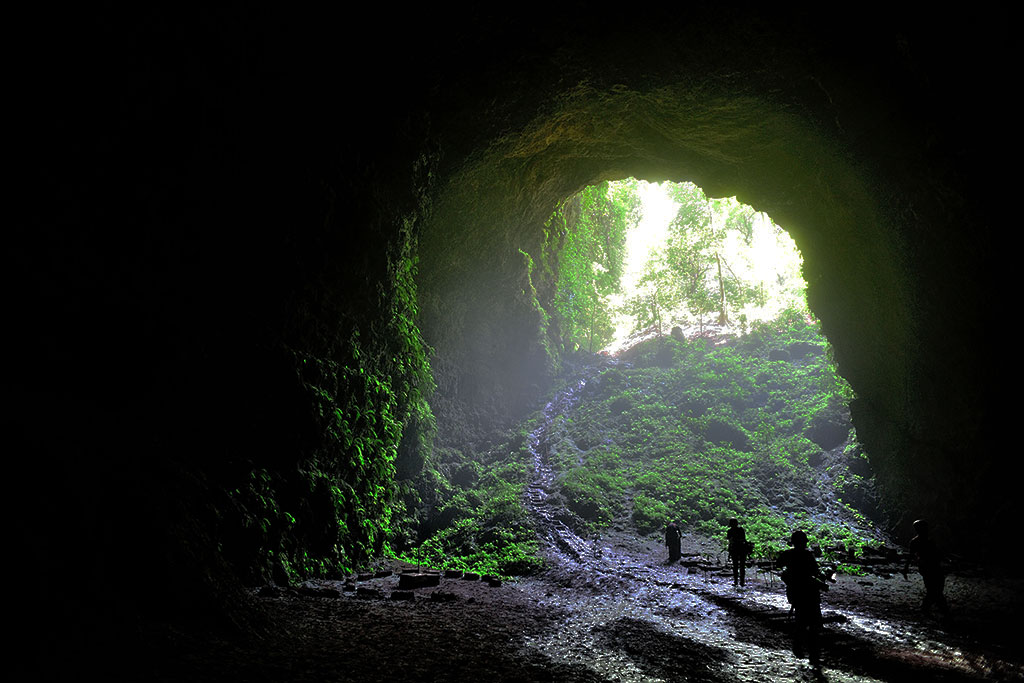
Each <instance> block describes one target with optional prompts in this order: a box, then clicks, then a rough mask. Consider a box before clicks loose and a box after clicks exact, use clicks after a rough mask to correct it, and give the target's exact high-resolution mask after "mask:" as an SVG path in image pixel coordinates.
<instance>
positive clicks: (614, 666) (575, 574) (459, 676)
mask: <svg viewBox="0 0 1024 683" xmlns="http://www.w3.org/2000/svg"><path fill="white" fill-rule="evenodd" d="M687 542H688V544H689V547H687V545H684V560H685V559H686V557H687V554H686V553H687V552H689V553H691V554H692V556H697V555H701V554H703V555H704V556H705V557H707V555H706V552H707V546H708V545H709V542H708V541H705V540H699V539H698V540H694V539H687ZM663 550H664V549H663V548H662V547H660V546H659V544H658V543H657V541H656V540H654V539H649V538H636V537H630V536H626V535H620V536H615V535H610V536H606V537H604V538H603V539H601V541H600V543H599V544H595V546H594V555H593V557H590V558H582V561H580V562H576V563H572V562H568V561H566V558H564V557H554V556H553V557H550V558H549V559H550V560H551V562H550V564H551V566H552V567H554V569H551V570H550V571H548V572H546V573H544V574H541V575H539V576H534V577H530V578H524V579H521V580H518V581H512V582H505V583H504V584H503V585H501V586H498V587H490V586H488V585H487V584H486V583H484V582H482V581H479V580H476V581H471V580H465V579H457V578H442V579H441V582H440V585H439V586H435V587H427V588H418V589H415V590H413V591H412V593H413V599H412V600H395V599H389V598H390V597H391V593H392V592H395V591H397V588H398V581H399V578H398V576H397V574H392V575H390V576H386V577H379V578H374V579H370V580H367V581H363V582H359V584H358V586H359V587H360V588H362V589H363V590H361V591H359V593H360V594H357V593H356V592H355V591H351V590H349V591H344V590H343V583H344V582H332V581H319V582H315V583H311V584H307V585H306V586H305V587H304V588H301V587H300V588H289V589H280V590H269V591H268V590H265V591H262V592H261V593H260V594H259V595H258V596H257V597H256V599H257V600H259V601H260V602H261V603H262V604H263V606H264V607H265V608H266V610H267V613H268V614H269V616H270V623H271V624H273V628H272V629H271V631H270V633H271V635H269V636H266V637H263V638H253V637H241V636H235V637H227V636H223V635H214V634H212V633H210V632H200V631H186V630H182V629H176V630H175V629H168V630H161V631H160V632H159V633H151V634H150V638H149V643H150V647H151V652H150V653H149V656H148V657H147V660H148V662H149V666H150V667H151V670H150V671H147V672H146V673H145V675H144V676H143V678H145V679H147V680H168V681H169V680H175V681H177V680H191V681H222V680H233V681H395V680H409V681H488V682H494V681H595V682H596V681H677V680H688V681H777V680H798V681H800V680H809V681H905V680H913V681H979V680H987V681H1004V680H1005V681H1010V680H1022V679H1024V651H1022V649H1021V647H1020V642H1021V640H1020V634H1021V628H1020V621H1019V620H1020V614H1021V613H1020V611H1019V610H1020V606H1021V605H1020V601H1021V594H1022V591H1021V588H1022V581H1021V580H1020V579H1019V578H1016V577H1008V576H1000V577H996V576H991V575H985V573H984V572H982V571H981V570H980V569H974V570H972V571H960V572H958V573H954V574H951V575H950V576H949V577H948V579H947V584H946V595H947V598H948V600H949V602H950V607H951V613H950V615H949V616H948V617H940V616H938V615H927V614H923V613H921V611H920V609H919V607H918V605H919V601H920V598H921V596H922V595H923V586H922V584H921V581H920V577H919V576H917V575H915V574H911V575H910V578H909V580H907V579H904V578H903V577H902V576H901V575H899V574H898V573H897V574H892V573H891V568H889V570H888V571H886V570H881V569H880V570H879V573H872V574H868V575H865V576H845V575H840V576H838V577H837V580H836V583H834V584H833V585H832V586H831V589H830V590H829V591H828V592H826V593H823V595H822V610H823V614H824V619H825V627H824V630H823V632H822V634H821V637H820V640H819V646H820V647H819V648H818V651H819V655H818V656H817V657H815V656H814V654H813V651H812V650H810V649H808V648H807V647H805V645H806V644H805V643H802V642H801V641H799V640H796V639H795V638H794V631H793V623H792V617H791V616H790V614H789V609H788V607H789V606H788V604H787V603H786V600H785V594H784V591H783V588H782V586H781V584H780V582H779V581H778V579H777V578H775V577H773V576H772V575H771V574H765V573H761V572H759V571H757V570H755V569H752V570H751V571H750V573H749V574H748V576H747V586H746V587H743V588H739V589H737V588H734V587H733V585H732V577H731V574H727V573H726V572H725V571H723V570H722V569H718V568H717V567H713V568H711V569H710V570H700V569H698V568H690V569H688V568H687V567H684V566H681V565H679V564H668V563H667V562H666V561H665V560H664V553H663ZM391 568H392V569H394V570H396V571H400V569H401V567H398V566H392V567H391ZM310 589H315V590H310ZM323 589H327V590H326V591H324V590H323ZM332 589H333V590H332ZM318 591H319V593H318ZM406 596H407V597H408V592H406ZM815 660H816V661H815Z"/></svg>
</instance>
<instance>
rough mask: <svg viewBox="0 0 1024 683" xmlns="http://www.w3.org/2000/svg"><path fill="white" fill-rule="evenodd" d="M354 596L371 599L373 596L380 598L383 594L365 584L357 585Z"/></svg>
mask: <svg viewBox="0 0 1024 683" xmlns="http://www.w3.org/2000/svg"><path fill="white" fill-rule="evenodd" d="M356 597H359V598H368V599H373V598H381V597H383V594H382V593H381V592H380V591H379V590H377V589H376V588H368V587H366V586H359V587H358V588H357V589H356Z"/></svg>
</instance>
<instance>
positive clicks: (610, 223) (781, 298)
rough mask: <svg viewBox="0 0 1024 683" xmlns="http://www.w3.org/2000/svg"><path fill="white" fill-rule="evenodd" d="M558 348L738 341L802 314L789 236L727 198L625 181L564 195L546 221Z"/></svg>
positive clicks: (796, 258)
mask: <svg viewBox="0 0 1024 683" xmlns="http://www.w3.org/2000/svg"><path fill="white" fill-rule="evenodd" d="M548 229H549V231H553V232H555V233H556V234H554V235H549V239H556V240H560V241H561V242H560V246H559V247H558V248H557V249H556V258H555V260H556V262H557V269H558V275H557V283H556V289H557V293H556V295H555V297H554V313H555V314H556V315H557V316H558V318H559V322H560V331H561V334H562V336H563V341H564V344H565V347H566V348H567V349H570V350H580V349H582V350H587V351H591V352H593V351H599V350H601V351H605V352H607V353H615V352H617V351H619V350H621V349H623V348H624V347H626V346H628V345H631V344H635V343H637V342H639V341H641V340H643V339H645V338H648V337H651V336H662V335H664V334H668V333H669V331H671V332H672V334H674V335H676V336H678V337H680V338H683V337H685V338H695V337H698V336H702V335H704V334H705V333H710V332H712V331H714V332H715V333H716V334H719V335H721V334H738V335H743V334H745V333H746V332H747V331H748V330H749V329H750V326H751V325H754V324H757V323H766V322H769V321H772V320H774V319H776V318H778V316H779V315H780V314H781V313H782V312H783V311H784V310H787V309H791V310H793V311H797V312H800V313H802V314H804V315H809V312H808V309H807V296H806V282H805V281H804V280H803V276H802V273H801V265H802V258H801V255H800V252H799V249H797V247H796V244H795V242H794V241H793V239H792V238H791V237H790V236H789V234H788V233H787V232H786V231H785V230H784V229H783V228H782V227H780V226H779V225H777V224H776V223H775V222H774V221H772V220H771V218H770V217H769V216H768V215H767V214H766V213H764V212H760V211H757V210H756V209H754V208H753V207H751V206H748V205H746V204H743V203H741V202H739V201H737V199H736V198H735V197H728V198H722V199H711V198H708V197H707V195H706V194H705V193H704V191H703V190H702V189H701V188H699V187H698V186H697V185H695V184H693V183H674V182H670V181H665V182H661V183H650V182H647V181H643V180H637V179H635V178H628V179H625V180H619V181H613V182H610V183H601V184H599V185H592V186H588V187H587V188H584V189H583V190H582V191H581V192H579V193H577V194H576V195H573V196H572V197H570V198H569V199H567V200H566V201H565V202H563V203H562V205H561V207H560V208H559V209H558V210H557V211H556V212H555V214H554V215H553V216H552V218H551V219H550V220H549V221H548Z"/></svg>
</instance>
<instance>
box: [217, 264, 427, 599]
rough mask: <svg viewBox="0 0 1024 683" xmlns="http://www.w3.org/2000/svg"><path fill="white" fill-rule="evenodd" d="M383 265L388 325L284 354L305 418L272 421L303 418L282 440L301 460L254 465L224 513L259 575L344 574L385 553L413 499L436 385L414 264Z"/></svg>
mask: <svg viewBox="0 0 1024 683" xmlns="http://www.w3.org/2000/svg"><path fill="white" fill-rule="evenodd" d="M391 269H392V273H391V278H392V282H393V283H394V287H393V289H391V290H390V291H382V292H380V293H379V296H380V297H381V298H382V300H381V301H380V302H379V305H380V306H381V307H382V308H383V309H384V310H387V311H388V312H389V315H388V316H387V319H388V321H389V322H388V324H387V325H386V326H385V328H384V329H372V330H366V331H363V330H360V329H358V328H354V329H352V331H351V333H350V335H349V337H348V339H347V340H345V341H346V342H347V343H344V344H338V345H337V346H336V347H335V348H332V349H329V353H325V354H323V355H321V354H314V353H310V352H308V351H305V352H304V351H298V350H294V349H288V350H287V356H288V360H289V362H290V364H291V365H292V366H293V368H294V378H293V379H292V380H291V381H290V382H289V383H288V384H287V385H286V386H287V387H288V389H289V390H291V391H295V392H297V393H301V394H302V395H303V396H304V400H301V401H299V400H297V401H296V403H301V404H304V405H311V406H312V414H311V415H304V416H287V415H282V416H280V419H289V418H291V419H295V423H296V425H300V426H301V427H300V428H297V429H296V434H295V442H294V443H293V444H289V446H290V447H291V448H297V449H300V450H301V451H302V452H303V453H304V454H305V457H304V458H303V460H302V461H301V462H300V463H299V465H298V466H297V467H294V466H293V467H289V468H287V469H284V468H274V469H272V466H273V464H271V466H267V467H256V468H254V469H252V470H251V471H250V473H249V477H248V480H246V481H243V482H240V484H239V485H238V486H236V487H235V488H234V489H233V490H231V491H230V493H229V499H230V500H229V502H228V504H227V506H226V512H222V513H221V514H220V516H221V517H222V518H223V521H222V524H224V525H225V526H226V528H230V529H237V531H234V532H233V533H234V534H236V535H237V536H238V537H239V538H241V539H243V544H242V546H240V547H237V548H235V549H232V552H237V553H239V554H241V553H244V552H255V554H256V555H257V556H258V557H259V558H260V565H261V570H262V571H263V572H264V573H266V572H269V571H271V568H273V567H275V566H277V567H279V568H280V569H283V570H284V572H285V573H286V574H288V575H289V576H290V577H291V578H293V579H294V578H301V577H310V576H326V575H330V574H338V573H341V572H345V571H349V570H351V569H353V568H355V567H357V566H358V565H359V564H360V563H362V562H364V561H365V560H366V559H367V558H370V557H373V556H375V555H378V554H380V553H382V552H385V553H386V552H390V542H391V538H392V537H393V536H394V535H395V534H396V533H397V532H398V530H399V529H400V527H401V525H402V523H403V521H404V519H405V517H406V516H407V515H408V514H409V512H408V508H409V507H411V506H414V505H415V504H416V503H417V501H416V498H415V495H414V488H413V487H412V485H411V483H410V478H411V477H412V476H414V475H415V474H417V473H418V472H419V470H420V469H421V468H422V466H423V463H424V461H425V458H426V453H427V452H428V448H429V445H430V441H431V436H432V432H433V429H434V418H433V415H432V413H431V410H430V406H429V404H428V403H427V400H426V397H427V396H428V395H429V394H430V393H431V392H432V391H433V386H434V385H433V379H432V376H431V374H430V366H429V363H428V360H427V354H428V351H429V349H428V348H427V347H426V345H425V344H424V342H423V340H422V338H421V336H420V333H419V329H418V328H417V326H416V324H415V319H416V315H417V310H416V289H415V284H414V280H413V277H414V262H413V260H412V259H411V258H410V257H408V256H405V257H402V258H398V259H395V260H394V262H393V263H392V264H391ZM400 492H402V493H404V494H405V495H404V496H399V495H398V494H399V493H400ZM243 546H244V547H243ZM263 578H266V577H265V576H264V577H263Z"/></svg>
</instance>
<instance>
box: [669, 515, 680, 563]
mask: <svg viewBox="0 0 1024 683" xmlns="http://www.w3.org/2000/svg"><path fill="white" fill-rule="evenodd" d="M682 540H683V532H682V531H680V530H679V526H678V525H677V524H676V523H675V522H669V523H668V526H667V527H665V545H667V546H668V561H669V562H675V561H676V560H678V559H679V558H680V557H681V554H682V553H681V545H682Z"/></svg>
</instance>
